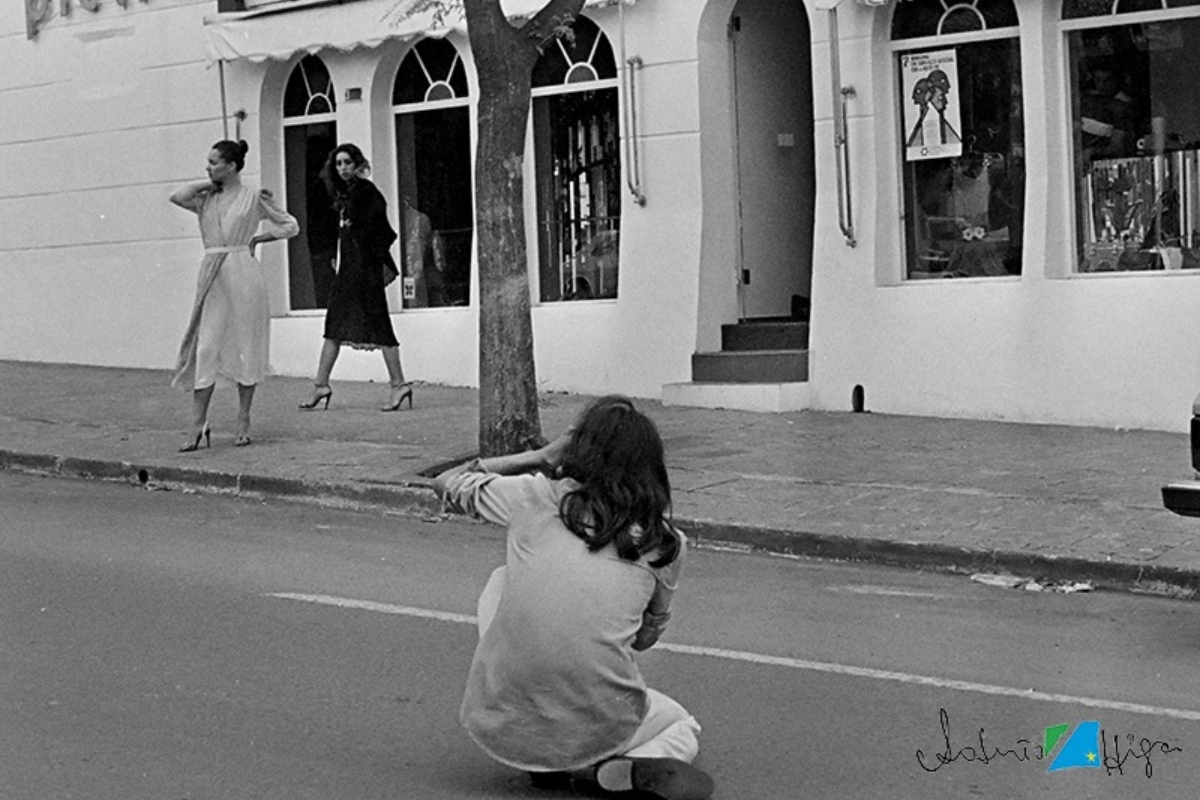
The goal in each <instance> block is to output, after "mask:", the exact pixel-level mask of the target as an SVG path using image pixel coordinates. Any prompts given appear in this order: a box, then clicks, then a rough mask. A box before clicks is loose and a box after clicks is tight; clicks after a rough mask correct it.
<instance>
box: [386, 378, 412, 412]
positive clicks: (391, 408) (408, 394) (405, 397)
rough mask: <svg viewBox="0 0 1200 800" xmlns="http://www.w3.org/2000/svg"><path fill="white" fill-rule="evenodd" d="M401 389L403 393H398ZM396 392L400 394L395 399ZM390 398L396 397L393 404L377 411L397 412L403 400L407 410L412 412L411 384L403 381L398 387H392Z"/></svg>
mask: <svg viewBox="0 0 1200 800" xmlns="http://www.w3.org/2000/svg"><path fill="white" fill-rule="evenodd" d="M405 387H407V388H405ZM401 389H404V391H403V392H400V390H401ZM396 392H400V396H399V397H396ZM392 397H396V400H395V402H392V403H388V404H387V405H386V406H383V407H382V408H380V409H379V410H380V411H399V410H400V406H401V404H402V403H403V402H404V401H405V400H407V401H408V410H409V411H412V404H413V390H412V384H411V383H409V382H408V381H405V382H404V383H402V384H400V385H399V386H393V387H392ZM388 399H389V400H391V399H392V398H391V397H389V398H388Z"/></svg>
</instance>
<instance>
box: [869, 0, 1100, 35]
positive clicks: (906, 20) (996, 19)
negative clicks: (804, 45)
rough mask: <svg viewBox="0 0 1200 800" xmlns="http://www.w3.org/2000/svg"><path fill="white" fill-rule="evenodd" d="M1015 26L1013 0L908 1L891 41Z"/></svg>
mask: <svg viewBox="0 0 1200 800" xmlns="http://www.w3.org/2000/svg"><path fill="white" fill-rule="evenodd" d="M1106 1H1107V2H1111V0H1106ZM1016 25H1017V9H1016V8H1015V7H1014V6H1013V4H1012V0H966V2H963V0H908V1H907V2H903V3H899V4H898V5H897V6H896V14H895V16H894V17H892V39H917V38H920V37H923V36H945V35H947V34H951V33H968V32H971V31H982V30H989V31H994V30H996V29H997V28H1010V27H1016Z"/></svg>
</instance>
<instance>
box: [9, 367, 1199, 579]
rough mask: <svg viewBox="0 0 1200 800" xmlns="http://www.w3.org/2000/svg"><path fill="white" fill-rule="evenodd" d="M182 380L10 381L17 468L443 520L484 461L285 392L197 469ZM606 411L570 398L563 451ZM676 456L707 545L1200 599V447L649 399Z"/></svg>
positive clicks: (219, 404)
mask: <svg viewBox="0 0 1200 800" xmlns="http://www.w3.org/2000/svg"><path fill="white" fill-rule="evenodd" d="M168 382H169V381H168V376H167V373H166V372H165V371H162V370H145V369H129V368H112V367H94V366H79V365H67V364H44V363H32V362H19V361H0V467H3V468H7V469H17V470H26V471H32V472H39V473H46V474H58V475H66V476H72V477H91V478H97V479H104V480H116V481H125V482H128V483H131V484H140V485H149V486H161V487H173V486H182V487H187V488H189V489H190V490H197V491H214V492H224V493H231V494H243V495H249V496H256V497H257V496H270V497H280V498H288V499H303V500H306V501H311V502H321V503H328V504H334V505H342V506H350V507H359V508H386V509H388V510H389V511H391V512H393V513H407V514H414V515H419V516H429V515H431V514H437V513H438V512H439V511H440V506H439V504H438V502H437V500H436V498H435V497H434V496H433V493H432V491H431V490H430V479H429V476H430V475H431V474H433V470H434V468H435V467H437V466H439V465H445V464H448V463H453V462H454V461H456V460H459V459H462V458H464V457H466V456H468V455H470V454H471V453H473V452H474V450H475V448H476V437H477V424H478V398H477V392H476V390H474V389H468V388H457V387H446V386H436V385H429V384H424V383H418V384H417V385H416V391H415V397H414V401H415V402H414V407H413V409H412V410H408V409H405V410H403V411H398V412H394V413H383V412H380V411H379V405H380V404H381V403H382V401H383V399H384V397H385V395H386V384H385V383H383V382H382V380H381V381H380V382H378V383H364V382H352V381H339V380H337V375H336V373H335V375H334V381H333V384H332V385H333V388H334V396H333V399H332V401H331V402H330V405H329V408H328V410H325V409H318V410H313V411H300V410H298V409H297V408H296V404H297V403H298V402H299V401H300V400H302V399H305V398H306V397H307V395H308V393H309V391H310V390H311V383H310V382H309V381H307V380H304V379H300V378H284V377H271V378H269V379H268V380H266V381H265V382H264V383H263V385H262V386H261V387H260V388H259V391H258V393H257V395H256V397H255V402H254V424H253V430H252V435H253V437H254V444H253V445H252V446H251V447H245V448H235V447H233V446H232V440H233V431H234V423H235V416H236V405H237V403H236V392H235V391H234V390H233V388H232V387H227V386H219V387H218V388H217V391H216V394H215V396H214V399H213V406H212V411H211V416H210V423H211V425H212V428H213V438H212V447H211V448H205V447H204V446H203V445H202V446H201V448H200V450H198V451H197V452H195V453H177V452H176V450H177V448H178V446H179V445H180V443H182V441H183V439H184V438H185V435H184V434H185V431H186V430H187V426H188V414H189V410H190V400H189V398H188V396H187V394H186V393H183V392H179V391H175V390H172V389H170V388H169V386H168ZM590 399H591V398H588V397H583V396H578V395H568V394H548V395H545V396H544V397H543V404H542V407H541V409H540V413H541V420H542V427H543V430H544V431H545V432H546V434H547V435H548V436H552V435H554V434H556V433H557V432H558V431H560V430H562V429H564V428H565V427H566V426H567V425H569V424H570V423H571V422H572V421H573V419H574V418H575V416H576V414H577V413H578V412H579V410H580V409H581V408H583V406H584V405H585V404H586V403H587V402H588V401H589V400H590ZM636 402H637V404H638V406H639V407H641V408H642V409H643V410H645V411H646V412H647V413H648V414H649V415H650V416H651V417H652V418H654V420H655V421H656V422H657V424H658V426H659V429H660V431H661V432H662V435H663V439H664V442H665V444H666V448H667V457H668V466H669V468H670V471H671V478H672V483H673V495H674V513H675V517H676V520H677V522H679V523H680V524H681V526H682V527H684V528H685V529H686V530H687V531H688V532H689V534H690V535H691V536H692V538H694V539H696V540H697V541H698V542H699V543H700V544H701V545H711V546H725V547H736V548H743V549H756V550H765V551H769V552H774V553H778V554H784V555H794V556H815V557H824V558H838V559H867V560H872V561H877V562H880V563H888V564H897V565H902V566H909V567H920V568H931V569H956V570H962V571H969V572H981V571H982V572H994V573H1004V572H1009V573H1014V574H1021V575H1027V576H1029V577H1031V578H1037V579H1039V580H1041V581H1043V582H1055V581H1057V582H1062V581H1067V580H1072V581H1094V582H1095V584H1096V586H1097V587H1099V588H1116V589H1125V590H1135V591H1136V590H1144V591H1153V592H1156V593H1163V594H1170V595H1172V596H1177V597H1192V596H1193V595H1194V594H1195V593H1196V591H1197V590H1198V589H1200V519H1193V518H1188V517H1182V516H1178V515H1175V514H1172V513H1170V512H1169V511H1167V510H1166V509H1165V508H1164V507H1163V505H1162V487H1163V485H1164V484H1168V483H1171V482H1172V481H1176V480H1180V479H1186V478H1191V477H1192V472H1191V465H1190V449H1189V439H1188V436H1187V434H1186V426H1187V422H1188V414H1189V410H1190V398H1187V399H1186V402H1184V403H1182V404H1181V418H1180V432H1179V433H1165V432H1155V431H1126V430H1111V429H1100V428H1087V427H1072V426H1056V425H1024V424H1015V423H1007V422H999V421H979V420H962V419H934V418H925V417H905V416H896V415H885V414H872V413H862V414H855V413H850V412H849V411H847V412H844V413H832V412H814V411H802V412H793V413H786V414H757V413H751V412H742V411H726V410H712V409H692V408H680V407H664V406H662V405H661V404H660V403H657V402H654V401H641V400H639V401H636Z"/></svg>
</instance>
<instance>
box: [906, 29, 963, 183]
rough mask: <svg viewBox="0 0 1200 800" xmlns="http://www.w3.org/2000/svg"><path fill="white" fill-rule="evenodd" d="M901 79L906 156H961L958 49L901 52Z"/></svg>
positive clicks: (908, 159)
mask: <svg viewBox="0 0 1200 800" xmlns="http://www.w3.org/2000/svg"><path fill="white" fill-rule="evenodd" d="M900 80H901V88H902V89H903V91H904V97H903V101H904V114H903V118H904V158H905V160H906V161H921V160H924V159H927V158H948V157H956V156H961V155H962V134H961V133H960V131H961V130H962V120H961V118H960V114H959V102H958V93H959V91H960V90H961V85H960V84H959V81H958V55H957V52H956V51H954V50H939V51H937V52H934V53H905V54H904V55H902V56H900Z"/></svg>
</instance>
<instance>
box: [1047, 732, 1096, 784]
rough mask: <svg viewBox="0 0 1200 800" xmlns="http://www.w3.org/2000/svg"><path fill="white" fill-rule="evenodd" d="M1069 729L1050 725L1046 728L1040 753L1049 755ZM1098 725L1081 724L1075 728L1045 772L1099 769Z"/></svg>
mask: <svg viewBox="0 0 1200 800" xmlns="http://www.w3.org/2000/svg"><path fill="white" fill-rule="evenodd" d="M1070 729H1071V726H1070V725H1052V726H1051V727H1049V728H1046V736H1045V740H1044V741H1045V744H1044V746H1043V747H1042V752H1043V753H1046V754H1047V755H1049V754H1050V753H1052V752H1053V751H1054V748H1055V746H1057V745H1058V743H1059V742H1060V741H1062V739H1063V736H1064V735H1065V734H1066V733H1067V731H1069V730H1070ZM1100 761H1101V759H1100V723H1099V722H1081V723H1079V725H1077V726H1076V727H1075V730H1074V731H1073V732H1072V733H1071V735H1070V736H1068V737H1066V743H1065V744H1063V746H1062V748H1061V749H1059V751H1058V755H1056V756H1055V757H1054V760H1053V761H1051V762H1050V767H1049V768H1048V769H1047V770H1046V772H1058V771H1059V770H1061V769H1074V768H1075V767H1095V768H1097V769H1099V768H1100Z"/></svg>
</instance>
